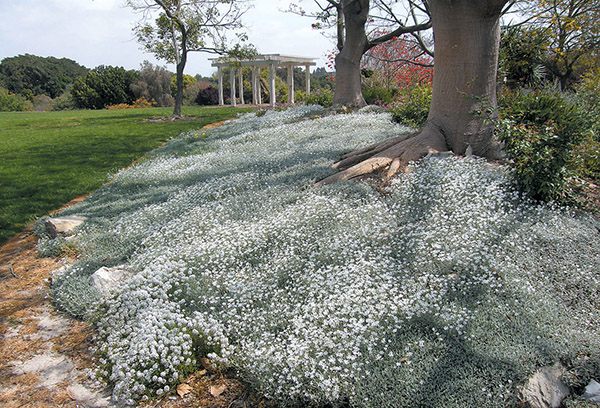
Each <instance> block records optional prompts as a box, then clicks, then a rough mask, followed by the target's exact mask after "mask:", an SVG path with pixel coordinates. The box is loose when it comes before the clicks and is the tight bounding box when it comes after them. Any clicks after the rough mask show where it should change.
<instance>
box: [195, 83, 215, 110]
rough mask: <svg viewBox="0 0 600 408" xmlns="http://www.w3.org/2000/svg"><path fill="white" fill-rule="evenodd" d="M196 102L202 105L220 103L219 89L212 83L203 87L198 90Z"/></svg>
mask: <svg viewBox="0 0 600 408" xmlns="http://www.w3.org/2000/svg"><path fill="white" fill-rule="evenodd" d="M195 102H196V103H197V104H198V105H200V106H205V105H218V104H219V90H218V89H217V88H215V87H214V86H212V85H208V86H207V87H205V88H201V89H200V90H199V91H198V95H197V96H196V100H195Z"/></svg>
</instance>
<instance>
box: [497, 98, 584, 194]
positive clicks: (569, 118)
mask: <svg viewBox="0 0 600 408" xmlns="http://www.w3.org/2000/svg"><path fill="white" fill-rule="evenodd" d="M500 105H501V106H502V108H501V109H500V116H501V120H500V121H498V123H497V134H498V136H499V138H500V140H501V141H502V142H504V145H505V148H504V150H505V151H506V154H507V156H508V158H509V159H511V161H512V167H513V169H514V173H515V177H516V180H517V182H518V184H519V186H520V188H521V189H522V190H523V191H526V192H527V193H529V194H530V195H531V196H532V197H533V198H536V199H540V200H559V201H560V200H564V199H565V194H566V187H567V180H568V177H569V176H570V174H569V166H568V165H569V163H570V162H571V160H572V149H573V147H574V146H575V145H577V144H578V143H579V142H581V141H582V140H583V139H584V138H585V137H586V136H587V135H590V134H591V132H592V126H593V121H592V119H591V118H590V116H589V115H588V114H587V112H585V111H584V110H582V109H581V107H579V106H578V105H577V104H576V103H575V102H573V101H572V100H570V99H569V98H568V97H567V95H565V94H563V93H561V92H559V91H556V90H541V91H536V92H523V91H517V92H510V93H506V94H504V95H503V98H502V100H501V101H500Z"/></svg>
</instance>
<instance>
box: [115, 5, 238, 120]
mask: <svg viewBox="0 0 600 408" xmlns="http://www.w3.org/2000/svg"><path fill="white" fill-rule="evenodd" d="M127 5H128V6H129V7H131V8H132V9H133V10H135V11H138V12H141V13H142V14H143V18H142V21H140V23H139V24H138V25H137V26H136V27H135V29H134V30H135V32H136V35H137V39H138V42H139V43H140V44H142V46H143V48H144V49H146V50H147V51H149V52H151V53H153V54H154V55H156V57H158V58H160V59H164V60H166V61H167V62H170V63H174V64H175V65H176V71H177V72H176V76H177V93H176V95H175V109H174V111H173V116H174V117H180V116H181V106H182V104H183V90H184V83H183V72H184V69H185V65H186V63H187V58H188V53H189V52H208V53H215V54H224V53H226V52H227V49H228V43H227V40H226V37H225V34H226V31H228V30H236V29H239V28H241V27H242V24H241V17H242V15H243V14H244V13H245V12H246V11H247V10H248V7H249V6H248V1H247V0H188V1H183V0H127ZM238 38H239V39H240V40H245V36H243V35H241V34H238Z"/></svg>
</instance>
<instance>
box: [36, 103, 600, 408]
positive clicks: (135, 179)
mask: <svg viewBox="0 0 600 408" xmlns="http://www.w3.org/2000/svg"><path fill="white" fill-rule="evenodd" d="M320 114H322V111H321V108H319V107H315V106H308V107H297V108H293V109H289V110H286V111H283V112H274V111H269V112H267V114H265V115H263V116H260V117H257V116H256V115H255V114H253V113H251V114H247V115H244V116H242V117H241V118H239V119H238V120H235V121H232V122H230V123H228V124H226V125H225V126H222V127H220V128H216V129H214V130H212V131H210V133H211V134H210V135H209V136H208V138H206V139H204V138H198V132H190V133H187V134H182V135H181V136H179V137H178V138H176V139H174V140H172V141H171V142H170V143H168V144H167V145H166V146H164V147H163V148H161V149H158V150H156V151H154V152H153V153H151V154H150V155H148V156H147V157H146V158H145V160H142V161H141V162H139V163H138V164H136V165H135V166H133V167H131V168H129V169H126V170H123V171H121V172H120V173H118V174H117V175H116V176H115V177H114V180H113V181H112V182H111V183H110V184H108V185H106V186H105V187H103V188H102V189H100V190H98V191H97V192H95V193H94V194H92V196H91V197H89V198H88V199H87V200H85V201H84V202H82V203H80V204H79V205H77V206H75V207H72V208H70V209H67V210H65V211H64V214H65V215H66V214H79V215H85V216H87V217H89V221H88V222H87V223H86V224H85V225H84V227H83V228H82V229H81V231H80V233H79V234H78V235H77V237H76V238H75V240H74V244H75V245H76V246H77V248H78V249H79V251H80V259H79V261H78V262H77V263H75V264H74V265H73V266H72V267H71V268H70V269H69V271H68V272H67V273H65V274H64V275H63V277H62V278H60V279H59V280H58V281H57V282H55V284H54V287H53V294H54V299H55V301H56V303H57V304H58V305H59V306H60V307H62V308H63V309H64V310H66V311H69V312H70V313H72V314H74V315H78V316H83V317H86V318H89V319H92V320H93V321H94V322H95V324H96V326H97V331H98V336H97V339H96V340H97V342H98V350H97V352H98V369H97V372H98V374H99V375H100V376H102V377H103V378H105V379H106V380H107V381H109V382H110V383H112V384H113V385H114V392H113V396H114V398H115V399H117V400H119V401H121V402H125V403H131V404H132V403H134V402H135V401H137V400H140V399H147V398H148V397H153V396H158V395H162V394H164V393H166V392H169V391H170V390H172V389H173V386H176V385H177V383H178V382H179V381H181V380H182V377H183V376H184V375H186V374H188V373H190V372H193V370H194V369H196V368H197V367H198V359H199V358H200V357H204V356H205V355H208V356H209V357H210V358H212V359H213V360H214V361H215V362H218V363H220V364H223V365H224V366H230V367H233V368H235V369H237V370H238V372H239V373H240V376H241V377H242V378H244V379H245V380H247V381H248V382H249V383H250V384H251V385H252V386H254V387H255V388H256V389H257V390H258V391H260V392H262V393H264V395H266V396H267V397H270V398H272V399H274V400H276V401H278V402H280V403H281V404H282V405H301V406H303V405H307V404H314V405H325V404H329V405H333V406H338V405H340V406H353V407H400V406H431V407H465V406H480V407H502V406H511V405H514V404H516V402H517V394H518V386H519V384H522V383H523V382H524V381H526V379H527V378H528V376H530V375H531V373H533V372H534V371H535V370H536V369H538V368H539V367H541V366H544V365H548V364H552V363H554V362H555V361H559V360H560V361H562V362H563V363H565V364H567V365H569V366H575V365H577V364H579V363H580V362H581V361H583V360H585V361H595V360H594V359H598V355H599V353H600V341H599V337H600V336H598V333H597V331H596V330H597V328H598V327H600V313H599V310H600V301H599V296H598V293H599V286H600V275H599V270H600V234H599V223H598V221H596V220H593V219H590V218H589V217H586V216H578V215H575V214H573V213H571V212H569V211H568V210H564V209H558V208H554V207H553V206H551V205H544V206H541V205H537V204H535V203H532V202H530V201H528V200H527V199H526V198H524V197H521V196H520V195H519V194H518V193H517V192H516V191H515V189H514V188H513V183H512V181H511V178H510V174H508V173H507V170H506V169H505V168H503V167H501V166H493V165H490V164H488V163H486V162H485V161H482V160H479V159H475V158H458V157H428V158H425V159H423V160H422V161H420V162H419V163H417V164H414V165H413V166H411V167H410V171H409V172H408V173H407V174H404V175H402V176H400V177H398V178H396V179H394V180H393V181H392V182H391V183H390V185H389V186H386V187H384V188H383V191H382V190H381V188H375V187H373V186H372V185H371V184H369V183H366V182H343V183H338V184H336V185H333V186H327V187H323V188H320V189H313V188H312V185H313V183H314V182H315V181H317V180H319V179H321V178H323V177H324V176H326V175H328V174H331V172H332V171H333V170H332V169H331V168H330V165H331V163H332V162H333V161H334V160H335V159H336V158H337V157H338V156H339V154H340V153H342V152H345V151H349V150H352V149H355V148H359V147H363V146H366V145H369V144H371V143H374V142H377V141H380V140H383V139H386V138H389V137H391V136H397V135H398V134H402V133H407V132H408V131H409V129H407V128H405V127H402V126H399V125H397V124H393V123H392V122H391V121H390V118H389V116H388V115H387V114H384V113H383V114H382V113H374V112H368V111H365V112H358V113H353V114H346V115H333V116H325V117H318V115H320ZM42 246H43V245H42ZM118 264H128V265H129V266H130V267H131V268H132V270H133V271H135V273H134V275H133V277H132V279H131V280H129V281H128V282H127V283H126V284H123V285H122V287H121V288H120V289H119V290H118V291H117V292H116V293H115V294H114V295H113V296H112V297H110V298H108V299H105V300H103V301H99V300H98V299H100V297H99V296H98V294H97V293H95V291H94V289H93V288H91V286H90V285H91V279H90V275H91V274H92V273H93V272H94V271H95V270H96V269H97V268H98V267H100V266H103V265H105V266H114V265H118ZM582 356H585V358H584V359H583V360H582V358H581V357H582ZM596 374H597V375H598V374H600V373H596Z"/></svg>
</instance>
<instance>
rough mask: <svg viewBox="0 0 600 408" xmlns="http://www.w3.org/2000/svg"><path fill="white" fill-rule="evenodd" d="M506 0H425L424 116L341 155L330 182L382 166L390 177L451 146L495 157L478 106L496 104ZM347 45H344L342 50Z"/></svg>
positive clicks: (496, 153)
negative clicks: (396, 134)
mask: <svg viewBox="0 0 600 408" xmlns="http://www.w3.org/2000/svg"><path fill="white" fill-rule="evenodd" d="M506 3H507V0H477V1H472V0H430V1H429V7H430V11H431V18H432V22H433V30H434V44H435V61H434V79H433V96H432V101H431V108H430V111H429V117H428V120H427V123H426V124H425V127H424V128H423V130H422V131H421V132H420V133H416V134H414V135H410V136H406V137H401V138H397V139H395V140H391V141H390V142H388V143H386V142H384V143H380V144H378V145H374V146H371V147H369V148H367V149H361V150H359V151H357V152H353V153H350V154H347V155H345V156H344V157H342V160H341V161H340V162H338V163H336V164H335V165H334V167H335V168H337V169H339V170H341V171H340V172H339V173H336V174H334V175H332V176H330V177H328V178H326V179H324V180H322V181H320V182H319V183H317V186H318V185H323V184H330V183H333V182H336V181H338V180H347V179H351V178H354V177H358V176H361V175H363V174H367V173H371V172H374V171H377V170H380V169H382V168H387V169H388V171H387V177H391V176H392V175H393V174H395V173H396V172H397V171H398V170H400V169H402V168H403V167H404V166H406V165H407V164H408V163H409V162H410V161H414V160H418V159H419V158H421V157H423V156H424V155H426V154H427V153H430V152H438V151H446V150H451V151H453V152H454V153H456V154H464V153H465V151H466V150H467V147H468V146H470V147H471V149H472V151H473V154H476V155H478V156H483V157H487V158H497V157H499V156H500V154H501V146H500V145H499V144H498V143H497V142H496V140H495V139H494V135H493V127H492V125H491V124H490V123H489V121H486V120H485V119H486V118H485V115H481V114H477V113H476V111H477V110H480V109H481V107H482V106H483V107H486V108H488V107H489V108H495V107H496V105H497V102H496V71H497V66H498V50H499V43H500V25H499V20H500V13H501V11H502V8H503V7H504V5H505V4H506ZM345 48H346V46H345V47H344V49H345ZM336 92H337V88H336Z"/></svg>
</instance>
